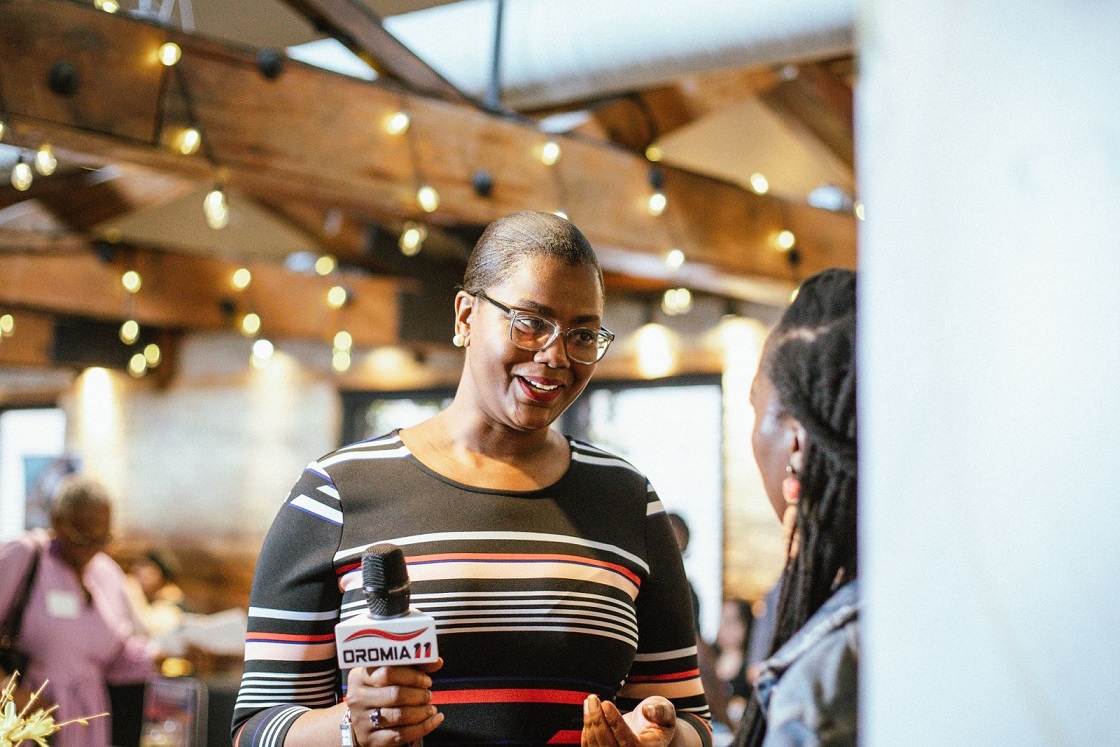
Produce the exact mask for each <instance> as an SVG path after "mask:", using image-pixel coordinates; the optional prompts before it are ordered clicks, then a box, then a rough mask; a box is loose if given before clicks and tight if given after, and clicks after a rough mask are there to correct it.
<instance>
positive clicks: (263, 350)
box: [251, 338, 276, 368]
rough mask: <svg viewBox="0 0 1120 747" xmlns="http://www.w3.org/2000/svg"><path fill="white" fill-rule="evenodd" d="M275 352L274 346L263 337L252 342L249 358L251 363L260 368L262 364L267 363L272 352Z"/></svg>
mask: <svg viewBox="0 0 1120 747" xmlns="http://www.w3.org/2000/svg"><path fill="white" fill-rule="evenodd" d="M275 352H276V347H275V346H274V345H273V344H272V343H271V342H269V341H268V340H265V339H264V338H261V339H260V340H257V341H256V342H254V343H253V355H252V358H251V360H252V362H253V365H254V366H256V367H257V368H261V367H262V366H264V364H266V363H268V361H269V360H270V359H271V358H272V354H273V353H275Z"/></svg>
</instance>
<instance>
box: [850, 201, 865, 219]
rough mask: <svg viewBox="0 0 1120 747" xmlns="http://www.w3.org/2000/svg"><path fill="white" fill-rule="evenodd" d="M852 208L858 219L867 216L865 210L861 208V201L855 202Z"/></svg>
mask: <svg viewBox="0 0 1120 747" xmlns="http://www.w3.org/2000/svg"><path fill="white" fill-rule="evenodd" d="M853 210H854V212H855V214H856V218H857V219H858V220H864V219H866V217H867V213H866V211H865V210H864V208H863V203H862V202H857V203H856V204H855V206H854V207H853Z"/></svg>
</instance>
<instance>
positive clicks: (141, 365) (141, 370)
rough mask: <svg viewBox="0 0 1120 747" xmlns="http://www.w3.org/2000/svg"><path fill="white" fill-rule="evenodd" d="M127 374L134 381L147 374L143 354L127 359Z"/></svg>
mask: <svg viewBox="0 0 1120 747" xmlns="http://www.w3.org/2000/svg"><path fill="white" fill-rule="evenodd" d="M128 372H129V373H130V374H132V376H133V378H136V379H139V378H140V377H141V376H143V375H144V374H146V373H147V372H148V359H147V358H145V357H144V354H143V353H135V354H134V355H133V356H132V357H131V358H129V360H128Z"/></svg>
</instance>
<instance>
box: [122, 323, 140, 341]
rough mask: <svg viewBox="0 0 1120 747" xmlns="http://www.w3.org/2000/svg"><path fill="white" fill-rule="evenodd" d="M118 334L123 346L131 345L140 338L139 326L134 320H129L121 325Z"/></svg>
mask: <svg viewBox="0 0 1120 747" xmlns="http://www.w3.org/2000/svg"><path fill="white" fill-rule="evenodd" d="M119 334H120V337H121V342H123V343H124V344H125V345H131V344H132V343H134V342H136V339H137V338H138V337H140V324H139V323H138V322H137V321H136V320H135V319H129V320H127V321H126V322H125V323H124V324H122V325H121V330H120V333H119Z"/></svg>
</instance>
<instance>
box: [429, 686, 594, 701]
mask: <svg viewBox="0 0 1120 747" xmlns="http://www.w3.org/2000/svg"><path fill="white" fill-rule="evenodd" d="M588 695H590V693H584V692H575V691H573V690H518V689H510V690H498V689H492V690H433V691H432V701H431V702H432V705H457V704H463V703H557V704H562V705H583V701H584V700H586V699H587V696H588Z"/></svg>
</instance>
